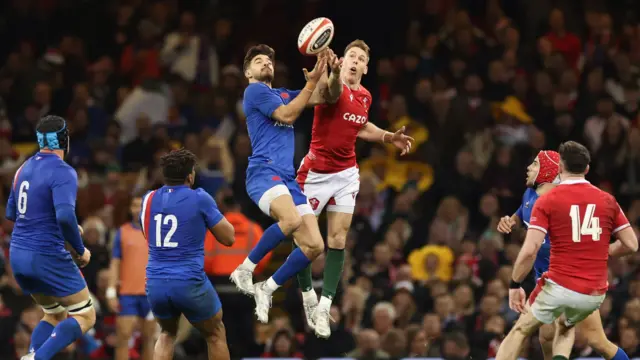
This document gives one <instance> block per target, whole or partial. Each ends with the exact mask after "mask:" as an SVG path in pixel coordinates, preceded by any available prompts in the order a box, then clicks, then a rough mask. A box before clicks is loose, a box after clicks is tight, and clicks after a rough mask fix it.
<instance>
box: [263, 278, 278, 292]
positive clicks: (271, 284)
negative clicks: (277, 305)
mask: <svg viewBox="0 0 640 360" xmlns="http://www.w3.org/2000/svg"><path fill="white" fill-rule="evenodd" d="M279 287H280V285H278V284H276V282H275V281H274V280H273V278H272V277H270V278H269V280H267V281H266V282H265V284H264V288H265V290H267V292H269V294H272V293H273V292H274V291H276V290H278V288H279Z"/></svg>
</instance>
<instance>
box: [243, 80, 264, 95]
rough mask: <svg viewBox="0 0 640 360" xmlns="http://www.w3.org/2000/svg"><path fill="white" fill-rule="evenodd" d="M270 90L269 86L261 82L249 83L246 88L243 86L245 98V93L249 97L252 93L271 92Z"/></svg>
mask: <svg viewBox="0 0 640 360" xmlns="http://www.w3.org/2000/svg"><path fill="white" fill-rule="evenodd" d="M270 90H271V88H270V87H268V86H267V85H265V84H263V83H261V82H255V83H251V84H249V85H247V87H246V88H244V95H245V96H244V97H245V98H247V95H249V98H250V97H251V95H253V94H257V93H261V92H271V91H270Z"/></svg>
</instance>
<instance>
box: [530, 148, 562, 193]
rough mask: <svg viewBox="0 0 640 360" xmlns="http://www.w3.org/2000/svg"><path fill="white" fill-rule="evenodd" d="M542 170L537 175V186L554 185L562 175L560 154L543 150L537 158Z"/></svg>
mask: <svg viewBox="0 0 640 360" xmlns="http://www.w3.org/2000/svg"><path fill="white" fill-rule="evenodd" d="M537 159H538V162H539V163H540V168H539V169H538V175H536V180H535V183H536V185H540V184H544V183H554V182H556V180H557V179H558V175H559V174H560V154H559V153H558V152H556V151H553V150H542V151H540V152H539V153H538V156H537Z"/></svg>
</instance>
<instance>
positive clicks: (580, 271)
mask: <svg viewBox="0 0 640 360" xmlns="http://www.w3.org/2000/svg"><path fill="white" fill-rule="evenodd" d="M543 199H544V201H543ZM542 202H544V204H542ZM538 204H539V205H541V206H542V207H543V209H544V211H546V212H547V214H548V221H549V224H548V230H549V236H550V241H551V258H550V266H549V278H550V279H551V280H553V281H555V282H557V283H558V284H559V285H562V286H564V287H567V288H569V289H572V290H575V291H577V292H580V293H586V294H591V293H598V292H602V291H606V289H607V286H608V285H607V277H608V275H607V260H608V258H609V251H608V250H609V239H610V238H611V235H612V234H613V233H615V232H616V231H618V230H620V229H621V228H622V227H625V224H627V225H628V221H627V220H626V217H625V216H624V213H622V210H621V209H620V206H619V205H618V203H617V202H616V200H615V198H614V197H613V196H612V195H611V194H608V193H606V192H604V191H602V190H600V189H598V188H597V187H595V186H593V185H591V184H590V183H589V182H587V181H586V180H584V179H579V180H566V181H564V182H562V183H561V184H560V185H558V186H557V187H556V188H554V189H553V190H551V191H550V192H549V193H547V194H546V195H545V196H543V197H542V198H541V199H540V200H538ZM534 220H535V219H533V218H532V222H534Z"/></svg>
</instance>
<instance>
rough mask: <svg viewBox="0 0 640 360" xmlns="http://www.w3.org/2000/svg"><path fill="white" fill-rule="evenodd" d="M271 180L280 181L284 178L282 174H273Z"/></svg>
mask: <svg viewBox="0 0 640 360" xmlns="http://www.w3.org/2000/svg"><path fill="white" fill-rule="evenodd" d="M271 180H273V181H280V180H282V179H281V178H280V176H278V175H273V177H271Z"/></svg>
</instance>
